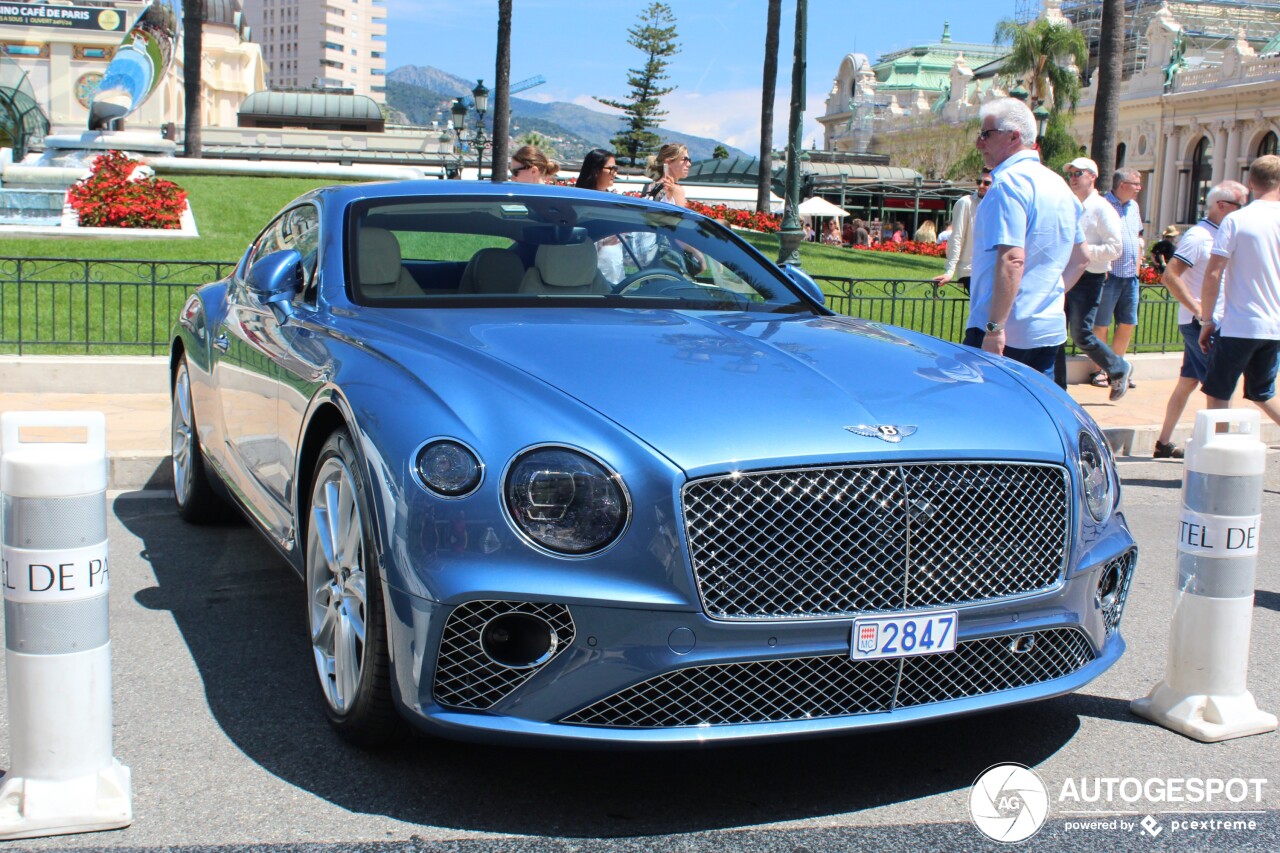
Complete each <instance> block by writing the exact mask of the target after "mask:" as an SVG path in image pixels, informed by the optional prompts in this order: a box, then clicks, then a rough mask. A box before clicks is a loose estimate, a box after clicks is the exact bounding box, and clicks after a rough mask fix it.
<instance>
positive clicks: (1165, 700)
mask: <svg viewBox="0 0 1280 853" xmlns="http://www.w3.org/2000/svg"><path fill="white" fill-rule="evenodd" d="M1129 708H1130V709H1131V710H1132V711H1133V713H1135V714H1137V715H1138V716H1139V717H1144V718H1146V719H1148V720H1150V721H1151V722H1153V723H1157V724H1159V725H1162V726H1164V727H1165V728H1166V729H1170V730H1172V731H1175V732H1178V733H1179V734H1184V735H1186V736H1187V737H1189V738H1194V739H1195V740H1198V741H1202V742H1204V743H1217V742H1218V741H1222V740H1231V739H1232V738H1238V737H1248V736H1249V735H1261V734H1266V733H1267V732H1273V731H1275V730H1276V718H1275V715H1274V714H1268V713H1267V712H1266V711H1260V710H1259V709H1258V705H1257V703H1256V702H1255V701H1254V699H1253V694H1252V693H1250V692H1249V691H1247V690H1246V691H1245V692H1243V693H1240V694H1237V695H1235V696H1206V695H1203V694H1202V695H1198V696H1196V695H1189V694H1186V693H1182V692H1180V691H1177V690H1175V689H1174V688H1173V687H1170V686H1169V684H1168V683H1167V682H1161V683H1160V684H1158V685H1156V687H1155V689H1154V690H1152V691H1151V695H1150V696H1147V697H1146V698H1145V699H1134V700H1133V701H1132V702H1131V703H1129Z"/></svg>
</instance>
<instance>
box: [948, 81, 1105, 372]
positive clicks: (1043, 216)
mask: <svg viewBox="0 0 1280 853" xmlns="http://www.w3.org/2000/svg"><path fill="white" fill-rule="evenodd" d="M978 116H979V118H980V119H981V122H982V129H981V131H980V132H979V133H978V139H977V146H978V151H979V152H980V153H981V154H982V160H983V162H984V163H985V164H986V165H987V166H988V167H989V168H990V169H991V170H992V172H991V177H992V178H993V183H992V186H991V189H990V190H988V191H987V195H986V197H985V198H984V199H983V200H982V204H980V205H978V212H977V215H976V217H975V218H974V238H973V274H972V275H973V280H972V282H971V284H970V293H969V320H968V322H967V323H966V328H965V336H964V343H965V344H966V345H967V346H972V347H979V348H981V349H984V350H986V351H987V352H992V353H996V354H997V355H1005V356H1008V357H1009V358H1012V359H1014V360H1015V361H1020V362H1022V363H1023V364H1025V365H1027V366H1028V367H1030V368H1032V369H1033V370H1036V371H1038V372H1040V373H1043V374H1044V375H1045V376H1046V377H1048V378H1049V379H1050V380H1051V381H1052V379H1053V363H1054V359H1055V357H1056V356H1057V353H1058V347H1059V346H1060V345H1062V344H1063V343H1064V342H1065V341H1066V339H1067V329H1066V325H1065V324H1064V323H1063V322H1062V318H1063V274H1064V272H1065V273H1067V278H1068V280H1071V281H1074V280H1075V279H1076V278H1078V277H1079V270H1081V269H1083V268H1084V266H1085V264H1087V263H1088V257H1087V256H1086V255H1085V253H1084V250H1083V247H1082V246H1081V245H1080V244H1081V243H1083V242H1084V234H1083V233H1082V232H1081V230H1080V215H1081V213H1082V210H1083V209H1082V208H1081V206H1080V202H1079V201H1077V200H1076V197H1075V196H1074V195H1072V194H1071V191H1070V190H1069V189H1067V185H1066V184H1065V183H1064V182H1063V180H1062V178H1060V177H1058V176H1057V175H1055V174H1054V173H1053V171H1052V170H1050V169H1048V168H1046V167H1045V166H1043V165H1042V164H1041V163H1040V155H1039V154H1038V153H1037V152H1036V150H1035V148H1034V145H1035V141H1036V119H1035V116H1033V115H1032V114H1031V110H1030V108H1028V107H1027V105H1026V104H1024V103H1023V102H1022V101H1019V100H1017V99H1015V98H999V99H997V100H994V101H989V102H987V103H986V104H983V106H982V109H981V110H979V111H978ZM1069 267H1070V269H1069Z"/></svg>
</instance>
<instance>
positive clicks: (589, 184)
mask: <svg viewBox="0 0 1280 853" xmlns="http://www.w3.org/2000/svg"><path fill="white" fill-rule="evenodd" d="M617 176H618V165H617V163H616V161H615V160H614V156H613V152H612V151H608V150H606V149H604V148H592V149H591V150H590V151H588V152H587V156H586V157H583V158H582V169H581V170H580V171H579V172H578V181H577V183H575V184H574V186H575V187H577V188H578V189H582V190H601V191H608V190H610V189H612V187H613V180H614V178H616V177H617Z"/></svg>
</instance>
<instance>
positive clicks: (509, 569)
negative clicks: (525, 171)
mask: <svg viewBox="0 0 1280 853" xmlns="http://www.w3.org/2000/svg"><path fill="white" fill-rule="evenodd" d="M171 362H172V389H173V418H172V434H173V435H172V437H173V469H174V470H173V473H174V479H175V485H176V490H175V491H176V495H177V506H178V511H179V512H180V513H181V515H182V516H183V517H184V518H186V519H188V520H190V521H192V522H201V521H204V520H208V519H212V518H214V517H216V516H218V515H219V514H220V512H221V511H222V510H225V509H226V507H228V506H234V507H238V508H239V510H240V511H242V512H243V513H244V515H245V516H246V517H247V518H248V519H249V520H250V521H251V523H252V524H253V525H254V526H256V527H257V528H259V529H260V530H261V531H262V533H263V534H264V535H265V536H266V537H267V538H268V539H269V540H270V541H271V542H272V543H273V544H274V545H275V546H276V547H277V548H278V549H279V550H280V552H281V553H282V554H283V555H284V557H285V559H286V560H288V562H289V563H290V564H291V565H292V566H293V567H294V569H296V570H297V572H298V573H299V574H300V575H301V576H302V578H303V580H304V589H305V606H306V612H307V617H308V626H309V629H310V642H309V645H310V647H311V651H312V655H313V657H314V661H315V673H316V679H317V684H318V686H319V688H320V690H319V694H320V696H321V697H322V699H323V703H324V707H325V709H326V711H327V713H328V716H329V719H330V720H331V721H332V723H333V725H334V727H335V728H336V730H337V731H338V733H339V734H341V735H342V736H343V737H346V738H348V739H350V740H353V741H355V742H358V743H363V744H375V743H379V742H385V741H386V740H388V739H390V738H394V737H396V736H397V735H400V734H402V731H403V729H404V728H405V722H406V721H408V722H409V723H412V724H415V725H417V726H418V727H420V728H422V729H424V730H426V731H428V732H430V733H433V734H437V735H443V736H446V737H455V738H467V739H477V740H486V741H522V742H543V743H560V744H576V745H587V744H596V745H604V746H609V745H623V744H629V745H660V744H692V743H702V742H709V741H734V740H750V739H768V738H783V737H794V736H805V735H818V734H832V733H837V732H845V731H852V730H856V729H867V728H872V727H877V726H888V725H896V724H902V723H908V722H918V721H921V720H927V719H935V718H945V717H949V716H953V715H957V714H964V713H970V712H974V711H981V710H985V709H989V708H996V707H1000V706H1005V705H1010V704H1014V703H1019V702H1027V701H1030V700H1036V699H1043V698H1046V697H1050V696H1057V695H1060V694H1063V693H1068V692H1070V691H1073V690H1076V689H1077V688H1079V687H1081V686H1082V685H1084V684H1086V683H1088V682H1089V681H1090V680H1091V679H1093V678H1096V677H1097V676H1098V675H1099V674H1100V673H1102V672H1103V671H1104V670H1106V669H1107V667H1109V666H1111V665H1112V664H1113V663H1115V661H1116V660H1117V659H1118V658H1119V657H1120V655H1121V653H1122V652H1123V650H1124V641H1123V640H1122V639H1121V636H1120V633H1119V626H1120V618H1121V613H1122V611H1123V608H1124V603H1125V596H1126V594H1127V592H1128V589H1129V583H1130V579H1131V577H1132V574H1133V570H1134V566H1135V563H1136V549H1135V546H1134V541H1133V538H1132V537H1131V536H1130V534H1129V530H1128V528H1127V526H1126V524H1125V520H1124V516H1123V515H1122V513H1121V510H1120V504H1119V501H1120V487H1119V482H1118V480H1117V476H1116V471H1115V466H1114V463H1113V461H1112V458H1111V455H1110V451H1109V448H1108V447H1107V444H1106V441H1105V439H1104V437H1103V435H1102V433H1101V432H1100V431H1099V429H1098V427H1097V425H1096V424H1095V423H1094V422H1093V420H1092V419H1090V418H1089V416H1088V415H1086V414H1085V413H1084V412H1083V411H1082V410H1081V409H1080V408H1079V407H1078V406H1076V405H1075V404H1074V403H1073V402H1072V401H1071V400H1070V398H1068V397H1067V396H1066V395H1065V394H1063V393H1061V392H1060V391H1059V390H1058V389H1057V388H1056V387H1054V386H1052V385H1051V384H1049V383H1048V382H1046V381H1045V380H1044V379H1043V377H1041V376H1039V375H1037V374H1035V373H1033V372H1031V371H1029V370H1026V369H1024V368H1023V367H1022V366H1020V365H1018V364H1015V363H1013V362H1011V361H1007V360H1005V359H1003V358H999V357H995V356H992V355H988V354H986V353H983V352H980V351H976V350H973V349H965V348H962V347H960V346H957V345H954V344H950V343H946V342H944V341H941V340H938V339H936V338H932V337H929V336H926V335H922V334H918V333H915V332H911V331H907V330H904V329H899V328H894V327H891V326H887V325H883V324H879V323H873V322H868V321H865V320H859V319H856V318H852V317H847V316H841V315H837V314H834V313H832V312H831V311H830V310H828V309H827V308H826V307H824V297H823V293H822V291H821V290H820V289H819V287H818V286H816V285H815V284H814V282H813V281H812V280H811V279H809V278H808V277H807V276H805V275H804V274H803V273H802V272H799V271H798V270H794V269H786V270H784V269H780V268H779V267H777V266H775V265H774V264H772V263H770V262H769V261H768V260H766V259H765V258H764V257H762V256H761V255H760V254H759V253H758V252H757V251H756V250H755V249H753V248H752V247H751V246H750V245H748V244H747V243H745V242H744V241H743V240H741V239H739V238H738V237H737V236H735V235H734V234H733V233H732V232H731V231H730V230H728V229H727V228H726V227H724V226H722V225H721V224H719V223H717V222H715V221H712V220H710V219H707V218H704V217H702V216H699V215H697V214H695V213H691V212H689V211H686V210H683V209H680V208H676V207H672V206H669V205H666V204H661V203H657V202H649V201H643V200H640V199H634V198H627V197H623V196H618V195H612V194H609V193H598V192H589V191H578V190H572V189H564V188H559V187H541V186H525V185H516V184H505V185H490V184H482V183H477V182H473V183H465V184H464V183H458V182H451V181H422V182H400V183H387V184H368V185H349V186H342V187H331V188H327V189H321V190H316V191H314V192H311V193H308V194H306V195H304V196H302V197H301V198H299V199H298V200H297V201H295V202H293V203H292V204H290V205H288V206H287V207H286V208H285V209H284V210H283V211H282V212H281V213H280V214H279V215H278V216H277V217H276V218H275V219H274V220H273V221H272V222H271V223H270V224H269V225H267V227H266V228H265V230H263V231H262V233H261V234H260V235H259V236H258V238H257V239H256V240H255V241H254V242H253V245H252V246H250V247H249V249H248V251H247V252H246V253H245V256H244V258H243V259H242V260H241V262H240V263H239V265H238V266H237V267H236V269H235V271H234V272H233V273H232V274H231V275H230V276H229V277H227V278H226V279H224V280H222V281H218V282H214V283H212V284H209V285H206V286H204V287H203V288H201V289H200V290H199V291H198V292H196V294H195V295H193V296H192V297H191V298H190V299H189V300H188V302H187V303H186V304H185V306H184V307H183V309H182V312H181V315H180V316H179V317H178V320H177V323H176V325H175V327H174V333H173V337H172V350H171ZM300 603H301V601H300Z"/></svg>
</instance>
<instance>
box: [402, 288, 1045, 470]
mask: <svg viewBox="0 0 1280 853" xmlns="http://www.w3.org/2000/svg"><path fill="white" fill-rule="evenodd" d="M413 315H416V316H414V317H413V319H412V320H411V319H410V318H409V317H407V316H403V315H402V316H400V317H398V318H397V319H403V320H405V321H408V322H412V323H414V325H417V326H419V328H420V330H421V332H423V333H426V334H428V335H431V334H436V335H442V336H445V337H448V338H451V339H452V340H454V341H455V342H457V343H459V344H462V345H464V346H466V347H468V348H471V349H473V350H476V351H478V352H480V353H484V354H487V355H488V356H491V357H493V358H497V359H500V360H502V361H503V362H506V363H507V364H509V365H511V366H513V367H516V368H518V369H520V370H522V371H525V372H526V373H528V374H530V375H532V376H535V377H537V378H538V379H540V380H542V381H544V382H546V383H548V384H549V385H552V386H554V387H556V388H558V389H560V390H561V391H563V392H564V393H565V394H568V395H569V396H571V397H574V398H575V399H577V400H579V401H581V402H582V403H584V404H586V405H587V406H590V407H591V408H593V409H595V410H596V411H598V412H600V413H601V414H602V415H604V416H605V417H607V418H609V419H610V420H612V421H614V422H615V423H617V424H619V425H620V426H622V427H624V428H625V429H627V430H628V431H630V432H631V433H633V434H635V435H636V436H638V437H639V438H641V439H642V440H644V441H646V442H648V443H649V444H650V445H652V446H653V447H654V448H656V449H657V450H658V451H660V452H661V453H663V454H664V455H666V456H667V457H668V458H669V459H671V460H672V461H673V462H674V463H675V464H677V465H679V466H681V467H682V468H683V469H685V470H686V471H690V472H694V471H698V470H717V469H723V468H724V467H726V466H729V467H732V466H733V465H734V464H736V463H740V462H747V461H760V462H765V461H768V463H770V464H775V463H776V464H804V463H806V462H821V461H827V460H831V459H841V458H844V459H853V458H873V457H879V456H883V455H885V454H886V453H889V452H894V453H902V454H905V456H907V457H919V458H930V457H933V458H938V457H948V456H950V457H954V458H1026V459H1042V460H1060V459H1061V458H1062V456H1063V448H1062V440H1061V437H1060V434H1059V432H1058V430H1057V428H1056V427H1055V426H1054V424H1053V422H1052V420H1051V419H1050V418H1049V416H1048V414H1047V413H1046V411H1045V409H1044V407H1043V406H1041V405H1040V403H1038V402H1037V401H1036V400H1035V399H1034V397H1033V395H1032V392H1031V391H1029V390H1028V389H1027V388H1026V387H1025V386H1024V385H1022V384H1021V383H1020V382H1019V381H1018V380H1016V379H1015V378H1014V377H1013V376H1012V375H1011V374H1010V373H1009V372H1008V371H1006V370H1004V369H1003V368H1001V367H999V366H997V365H995V364H993V363H992V362H991V361H989V360H987V359H985V358H984V357H983V356H981V355H979V354H978V353H976V352H974V351H971V350H965V349H963V348H960V347H956V346H953V345H951V344H948V343H945V342H942V341H938V340H936V339H933V338H928V337H925V336H921V335H915V334H910V333H903V332H901V330H896V329H891V328H886V327H882V326H879V325H877V324H873V323H868V322H865V321H860V320H853V319H849V318H845V317H811V316H801V317H796V316H778V315H767V314H720V313H688V312H676V311H651V310H635V311H632V310H607V309H606V310H601V309H580V310H579V309H563V310H560V309H550V310H548V309H539V310H531V311H530V310H525V311H520V310H516V309H487V310H483V311H471V310H465V309H462V310H459V309H454V310H449V311H443V312H425V311H424V312H413ZM881 426H891V427H895V428H896V429H897V432H898V433H899V435H897V436H895V435H894V434H893V430H880V429H878V427H881ZM912 427H914V428H915V429H914V432H912V431H911V428H912ZM885 432H888V433H889V435H888V436H887V437H888V438H890V439H892V438H894V437H897V438H899V439H900V440H899V441H897V442H894V441H886V440H885V439H884V437H877V436H882V435H883V434H884V433H885ZM863 433H871V435H866V434H863ZM907 433H910V434H909V435H908V434H907ZM536 438H537V440H546V441H554V440H557V437H554V436H539V437H536ZM561 440H563V439H561Z"/></svg>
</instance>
